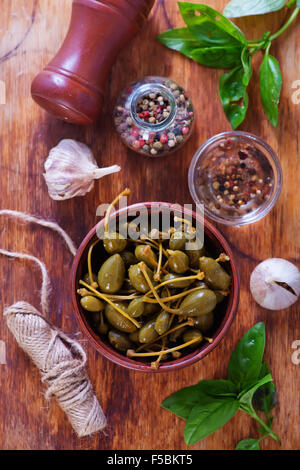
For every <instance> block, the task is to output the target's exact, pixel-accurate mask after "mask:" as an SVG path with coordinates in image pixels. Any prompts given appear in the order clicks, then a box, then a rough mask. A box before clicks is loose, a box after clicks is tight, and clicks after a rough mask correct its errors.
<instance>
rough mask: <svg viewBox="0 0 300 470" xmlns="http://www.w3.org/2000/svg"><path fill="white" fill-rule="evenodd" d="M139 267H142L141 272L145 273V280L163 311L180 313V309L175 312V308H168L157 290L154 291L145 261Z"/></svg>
mask: <svg viewBox="0 0 300 470" xmlns="http://www.w3.org/2000/svg"><path fill="white" fill-rule="evenodd" d="M139 267H140V270H141V271H142V273H143V274H144V276H145V279H146V281H147V283H148V286H149V287H150V289H151V292H152V294H153V295H154V297H155V298H156V300H157V302H158V303H159V305H160V306H161V308H162V309H163V310H165V311H166V312H170V313H178V312H179V310H178V309H176V310H175V309H174V308H169V307H167V306H166V305H165V304H164V303H163V302H162V301H161V299H160V297H159V295H158V294H157V292H156V290H155V289H154V286H153V284H152V282H151V279H150V277H149V276H148V274H147V271H146V265H145V263H144V262H143V261H142V262H141V263H139Z"/></svg>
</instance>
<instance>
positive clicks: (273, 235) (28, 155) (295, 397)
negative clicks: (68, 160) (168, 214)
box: [0, 0, 300, 450]
mask: <svg viewBox="0 0 300 470" xmlns="http://www.w3.org/2000/svg"><path fill="white" fill-rule="evenodd" d="M206 3H207V4H208V5H210V6H212V7H215V8H217V9H219V10H220V11H222V10H223V7H224V6H225V4H226V1H225V0H206ZM0 8H1V18H0V80H2V81H4V82H5V85H6V104H5V105H3V104H2V105H0V126H1V127H0V169H1V186H0V187H1V191H0V207H1V208H6V209H15V210H19V211H25V212H28V213H31V214H36V215H39V216H41V217H44V218H47V219H51V220H55V221H57V222H58V223H59V224H60V225H61V226H62V227H63V228H64V229H65V230H66V231H67V232H68V233H69V234H70V235H71V237H72V238H73V240H74V241H75V242H76V244H77V245H79V243H80V242H81V240H82V239H83V237H84V236H85V234H86V233H87V231H88V230H89V229H90V228H91V227H92V226H93V225H94V224H95V223H96V221H97V218H96V208H97V206H98V204H100V203H103V202H109V201H111V200H112V198H113V197H114V196H115V195H116V194H117V193H118V192H120V191H121V190H122V189H123V188H124V187H125V186H129V187H130V188H131V190H132V197H131V200H130V202H132V203H134V202H139V201H148V200H151V201H155V200H159V201H167V202H178V203H181V204H184V203H191V202H192V200H191V197H190V194H189V190H188V184H187V172H188V167H189V164H190V161H191V159H192V156H193V154H194V152H195V150H196V149H197V148H198V147H199V145H200V144H202V143H203V142H204V141H205V140H206V139H207V138H209V137H211V136H212V135H214V134H216V133H219V132H222V131H225V130H230V125H229V123H228V122H227V120H226V118H225V116H224V114H223V112H222V108H221V105H220V102H219V99H218V93H217V88H218V85H217V81H218V76H219V73H220V72H219V71H217V70H214V69H208V68H205V67H202V66H200V65H198V64H196V63H195V62H193V61H190V60H188V59H186V58H185V57H183V56H181V55H180V54H177V53H175V52H172V51H169V50H168V49H166V48H164V47H163V46H162V45H160V44H159V43H158V42H157V41H156V39H155V37H156V35H157V34H158V33H159V32H162V31H164V30H166V29H168V28H170V27H174V26H180V25H182V20H181V17H180V14H179V11H178V8H177V5H176V1H175V0H165V1H164V0H157V1H156V4H155V6H154V9H153V12H152V15H151V18H150V20H149V22H148V23H147V25H146V26H145V28H144V29H143V32H142V33H141V34H140V35H139V37H137V38H136V39H135V40H134V41H133V42H132V43H131V44H130V46H128V47H127V48H126V50H125V51H123V52H122V54H121V55H120V56H119V58H118V60H117V62H116V64H115V66H114V68H113V70H112V73H111V77H110V81H109V86H108V88H107V90H106V96H105V107H104V112H103V114H102V117H101V118H100V119H99V120H98V122H97V123H95V124H94V125H92V126H89V127H79V126H75V125H71V124H66V123H63V122H60V121H58V120H56V119H55V118H54V117H51V116H50V115H48V114H47V113H45V112H44V111H43V110H42V109H40V108H39V107H38V106H37V105H36V104H35V103H34V102H33V101H32V99H31V97H30V84H31V81H32V79H33V78H34V76H35V75H36V74H37V72H38V71H39V70H40V69H41V68H42V67H43V66H44V65H45V64H46V63H47V62H48V61H49V60H50V58H52V56H53V55H54V54H55V52H56V51H57V49H58V47H59V46H60V44H61V42H62V40H63V38H64V35H65V33H66V30H67V27H68V21H69V17H70V10H71V0H61V1H60V2H57V1H55V0H26V1H23V0H1V1H0ZM283 20H284V13H283V12H281V13H278V14H272V15H268V16H267V17H263V18H262V17H256V18H251V19H244V20H242V21H241V20H240V21H239V25H240V26H242V27H243V28H245V30H246V31H247V34H248V36H249V37H255V36H260V35H261V33H262V32H264V31H268V30H271V31H273V30H275V29H277V27H278V26H279V25H280V24H281V23H282V21H283ZM299 28H300V25H299V24H298V25H293V26H292V27H291V28H290V29H289V31H288V32H287V33H285V34H284V35H283V36H282V37H281V38H280V39H279V40H277V42H276V43H275V44H274V46H273V54H274V55H275V56H276V57H277V58H278V59H279V60H280V62H281V66H282V70H283V76H284V84H283V92H282V99H281V105H280V125H279V127H278V129H277V130H274V129H273V128H272V127H271V126H270V124H269V123H268V122H267V120H266V118H265V116H264V114H263V112H262V109H261V105H260V99H259V90H258V72H257V66H256V67H255V72H254V79H253V81H252V84H251V86H250V90H249V93H250V99H251V104H250V107H249V112H248V116H247V118H246V120H245V122H244V124H243V125H242V126H241V129H242V130H244V131H250V132H252V133H254V134H257V135H258V136H260V137H262V138H263V139H265V140H266V141H267V142H268V143H269V144H270V145H271V146H272V147H273V148H274V150H275V151H276V152H277V153H278V156H279V158H280V161H281V164H282V167H283V174H284V186H283V190H282V194H281V196H280V199H279V201H278V203H277V205H276V207H275V208H274V210H273V211H272V212H271V213H270V214H269V215H268V216H267V217H265V219H263V220H262V221H260V222H258V223H255V224H253V225H251V226H246V227H242V228H229V227H223V226H220V227H219V228H220V229H221V231H222V232H223V233H224V234H225V236H226V237H227V239H228V240H229V241H230V243H231V246H232V247H233V249H234V252H235V255H236V259H237V261H238V265H239V268H240V274H241V281H242V282H241V300H240V306H239V310H238V314H237V317H236V319H235V321H234V323H233V325H232V327H231V329H230V331H229V332H228V334H227V336H226V337H225V339H224V340H223V341H222V342H221V343H220V345H219V346H218V347H217V348H216V349H215V350H214V351H213V352H212V353H211V354H209V355H208V356H207V357H205V358H204V359H203V360H202V361H200V362H199V363H198V364H195V365H193V366H190V367H188V368H186V369H184V370H180V371H177V372H172V373H165V374H158V375H156V374H153V375H152V374H149V375H144V374H143V373H138V372H133V371H128V370H126V369H123V368H121V367H118V366H116V365H114V364H112V363H111V362H109V361H107V360H106V359H104V358H102V357H101V356H100V355H99V354H98V353H97V352H96V351H95V350H94V349H93V347H92V346H91V345H90V344H88V343H87V341H86V339H85V338H84V337H83V335H82V334H81V333H79V334H78V326H77V323H76V320H75V317H74V315H73V312H72V306H71V303H70V292H69V278H70V268H71V264H72V256H71V255H70V254H69V253H68V251H67V249H66V248H65V246H64V243H63V242H62V241H61V240H60V239H59V238H58V236H56V235H55V234H53V233H52V232H49V231H48V230H46V229H42V228H38V227H36V226H34V225H28V226H26V225H24V224H20V223H19V222H16V221H14V220H9V219H7V218H6V217H1V225H0V227H1V228H0V247H2V248H6V249H10V250H19V251H20V250H21V251H24V252H27V253H31V254H33V255H34V256H37V257H38V258H40V259H41V260H42V261H43V262H44V263H45V264H46V266H47V267H48V269H49V273H50V277H51V282H52V286H53V296H52V303H51V313H50V320H51V321H52V322H53V323H55V325H57V326H58V327H61V328H62V329H63V330H64V332H66V333H67V334H70V335H71V336H72V335H75V334H76V333H77V336H75V337H77V338H79V339H80V341H81V342H82V344H83V345H84V346H85V348H86V351H87V353H88V366H89V373H90V377H91V380H92V383H93V385H94V387H95V390H96V394H97V396H98V398H99V400H100V401H101V403H102V405H103V408H104V410H105V413H106V415H107V418H108V423H109V424H108V428H107V430H106V432H105V435H104V434H97V435H95V436H93V437H89V438H83V439H79V438H77V437H76V436H75V434H74V432H73V431H72V429H71V426H70V425H69V423H68V420H67V418H66V416H65V415H64V413H63V412H62V411H61V410H60V408H59V407H58V405H57V403H56V402H55V401H54V400H52V401H50V402H49V403H48V402H46V400H45V399H44V396H43V387H42V385H41V383H40V378H39V373H38V370H37V369H36V368H35V367H34V366H33V365H32V363H31V362H30V360H29V358H28V357H27V356H26V355H25V354H24V353H23V352H22V351H21V350H20V349H19V348H18V346H17V344H16V342H15V341H14V339H13V337H12V335H11V334H10V332H9V331H8V329H7V327H6V324H5V321H4V319H3V317H2V315H0V340H1V345H2V346H1V349H2V352H3V349H4V347H5V349H6V361H4V360H3V358H2V362H5V364H0V384H1V393H0V448H1V449H119V450H121V449H124V450H125V449H128V450H130V449H180V450H181V449H186V448H187V447H186V446H185V443H184V439H183V430H184V422H183V421H182V420H180V419H179V418H176V417H175V416H174V415H173V414H171V413H169V412H167V411H165V410H162V409H161V408H160V403H161V401H162V400H163V399H164V398H165V397H166V396H168V395H169V394H171V393H172V392H175V391H176V390H178V389H179V388H182V387H184V386H187V385H191V384H194V383H196V382H197V381H199V380H200V379H212V378H223V377H224V376H225V374H226V370H227V364H228V361H229V357H230V354H231V352H232V350H233V348H234V346H235V344H236V343H237V341H238V340H239V339H240V338H241V336H242V335H243V334H244V333H245V331H246V330H247V329H248V328H250V327H251V326H252V325H253V324H254V323H256V322H257V321H264V322H265V323H266V336H267V341H266V343H267V344H266V354H265V357H266V359H267V360H268V361H269V363H270V366H271V369H272V373H273V376H274V379H275V382H276V384H277V387H278V395H279V405H278V406H277V408H276V410H275V413H274V415H275V418H274V430H275V432H276V433H277V434H279V436H280V437H281V440H282V446H281V449H299V444H300V436H299V419H300V410H299V378H300V367H297V365H294V364H293V363H292V358H291V357H292V353H293V349H292V343H293V341H295V340H297V339H298V338H300V323H299V304H298V305H297V304H296V305H295V306H293V307H292V308H290V309H289V310H286V311H278V312H270V311H266V310H264V309H262V308H260V307H259V306H258V305H257V304H256V303H255V302H254V300H253V299H252V298H251V295H250V292H249V276H250V273H251V271H252V270H253V268H254V267H255V266H256V264H257V263H258V262H260V261H261V260H264V259H266V258H269V257H284V258H286V259H288V260H290V261H292V262H294V263H296V264H297V265H298V267H300V258H299V255H300V248H299V230H300V190H299V170H298V168H299V163H298V158H299V157H298V153H299V146H300V140H299V139H300V138H299V137H298V133H299V117H300V116H299V110H300V106H297V105H296V104H293V102H292V93H293V91H294V90H293V89H292V83H293V82H294V81H295V80H297V79H300V65H299V54H297V51H298V49H299V47H300V34H299ZM146 74H154V75H155V74H156V75H161V76H169V77H172V78H173V79H174V80H175V81H177V82H179V83H180V84H181V85H182V86H183V87H185V88H186V89H187V90H188V91H189V93H190V95H191V98H192V100H193V102H194V105H195V108H196V111H197V123H196V130H195V132H194V134H193V136H192V137H191V139H190V140H189V142H188V144H187V145H186V146H185V147H184V148H183V150H180V151H179V152H177V153H176V154H174V155H173V156H170V157H168V158H161V159H157V160H155V159H147V158H142V157H140V158H139V157H138V156H137V155H136V154H135V153H133V152H130V151H128V150H126V148H124V147H123V145H122V143H121V142H120V140H119V138H118V136H117V135H116V133H115V132H114V129H113V123H112V117H111V115H112V109H113V105H114V102H115V100H116V98H117V96H118V94H119V92H120V91H121V90H122V88H123V87H124V86H125V85H126V84H127V83H128V82H130V81H132V80H135V79H136V78H138V77H142V76H143V75H146ZM63 138H74V139H77V140H79V141H82V142H85V143H87V144H88V145H90V146H91V148H92V150H93V152H94V154H95V156H96V158H97V161H98V164H99V165H100V166H101V165H103V166H107V165H111V164H115V163H116V164H119V165H120V166H121V167H122V171H121V172H120V173H119V174H116V175H112V176H108V177H106V178H105V179H103V180H101V181H100V182H97V183H96V185H95V189H94V190H93V191H92V192H91V193H90V194H89V195H87V196H86V197H84V198H76V199H71V200H69V201H65V202H55V201H52V200H51V199H50V198H49V196H48V192H47V189H46V186H45V182H44V178H43V175H42V174H43V164H44V161H45V158H46V156H47V154H48V152H49V150H50V148H52V147H53V146H55V145H56V144H57V143H58V142H59V141H60V140H61V139H63ZM40 281H41V279H40V274H39V271H38V269H37V268H36V267H35V266H33V265H32V264H31V263H28V262H20V261H11V260H8V259H6V258H3V257H1V262H0V310H1V312H2V311H3V308H4V306H5V305H10V304H11V303H13V302H15V301H17V300H26V301H28V302H30V303H32V304H33V305H35V306H36V307H37V308H39V307H40V305H39V289H40ZM249 436H256V425H255V424H254V422H253V421H252V420H251V419H250V418H249V417H248V416H246V415H244V414H242V413H241V412H238V413H237V414H236V415H235V416H234V418H233V419H232V421H230V422H229V423H227V424H226V426H225V427H224V428H223V429H221V430H219V431H218V432H216V433H215V434H214V435H212V436H210V437H208V438H206V439H204V440H203V441H201V442H200V443H199V444H196V445H194V446H193V447H192V448H191V449H233V448H234V447H235V445H236V444H237V442H238V441H239V440H240V439H242V438H246V437H249ZM262 446H263V448H264V449H277V448H278V446H277V445H276V444H275V443H274V441H272V440H271V439H269V438H268V439H266V440H265V441H264V442H263V445H262Z"/></svg>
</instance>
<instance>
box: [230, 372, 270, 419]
mask: <svg viewBox="0 0 300 470" xmlns="http://www.w3.org/2000/svg"><path fill="white" fill-rule="evenodd" d="M269 382H272V375H271V374H267V375H266V376H265V377H263V378H262V379H259V380H258V381H257V382H256V383H254V384H252V386H251V387H250V388H249V389H248V390H246V391H245V392H242V393H241V394H240V396H239V397H238V400H239V403H240V406H241V408H242V409H243V410H244V411H245V409H248V410H249V409H251V408H252V399H253V396H254V393H255V392H256V390H258V389H259V387H261V386H262V385H265V384H268V383H269Z"/></svg>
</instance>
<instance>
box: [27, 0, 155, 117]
mask: <svg viewBox="0 0 300 470" xmlns="http://www.w3.org/2000/svg"><path fill="white" fill-rule="evenodd" d="M154 1H155V0H101V2H100V1H98V0H73V5H72V16H71V22H70V26H69V30H68V33H67V35H66V38H65V40H64V42H63V44H62V46H61V48H60V50H59V51H58V53H57V54H56V56H55V57H54V58H53V59H52V60H51V61H50V62H49V64H48V65H46V67H45V68H44V70H43V71H42V72H40V73H39V74H38V75H37V76H36V77H35V78H34V80H33V82H32V85H31V95H32V98H33V99H34V100H35V101H36V102H37V103H38V104H39V105H40V106H41V107H42V108H44V109H46V110H47V111H48V112H50V113H52V114H54V115H55V116H56V117H57V118H59V119H63V120H65V121H68V122H72V123H75V124H90V123H92V122H93V121H95V119H96V118H97V117H98V116H99V114H100V112H101V108H102V102H103V95H104V90H105V86H106V81H107V78H108V75H109V72H110V69H111V67H112V65H113V63H114V61H115V59H116V56H117V55H118V53H119V52H120V49H121V48H122V47H124V46H125V45H126V44H127V43H128V42H129V41H130V40H131V39H132V38H133V37H134V36H135V35H136V34H137V33H138V32H139V30H140V29H141V28H142V26H143V25H144V23H145V21H146V20H147V16H148V15H149V13H150V10H151V8H152V6H153V4H154Z"/></svg>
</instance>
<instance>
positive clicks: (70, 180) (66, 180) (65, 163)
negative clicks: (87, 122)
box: [44, 139, 121, 201]
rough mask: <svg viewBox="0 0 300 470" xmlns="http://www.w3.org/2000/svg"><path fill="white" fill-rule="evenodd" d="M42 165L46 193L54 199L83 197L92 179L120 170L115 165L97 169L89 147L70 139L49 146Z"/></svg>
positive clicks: (90, 185)
mask: <svg viewBox="0 0 300 470" xmlns="http://www.w3.org/2000/svg"><path fill="white" fill-rule="evenodd" d="M44 166H45V173H44V178H45V181H46V184H47V187H48V191H49V196H50V197H51V198H52V199H54V200H56V201H62V200H65V199H70V198H72V197H76V196H84V195H85V194H87V193H88V192H89V191H91V190H92V189H93V187H94V180H95V179H100V178H102V177H103V176H106V175H109V174H111V173H116V172H118V171H120V170H121V167H119V166H118V165H112V166H110V167H106V168H99V167H98V165H97V162H96V160H95V158H94V155H93V153H92V151H91V149H90V148H89V147H88V146H87V145H85V144H83V143H81V142H77V141H76V140H72V139H63V140H61V141H60V142H59V144H58V145H57V146H56V147H54V148H52V149H51V151H50V153H49V155H48V158H47V160H46V162H45V165H44Z"/></svg>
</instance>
